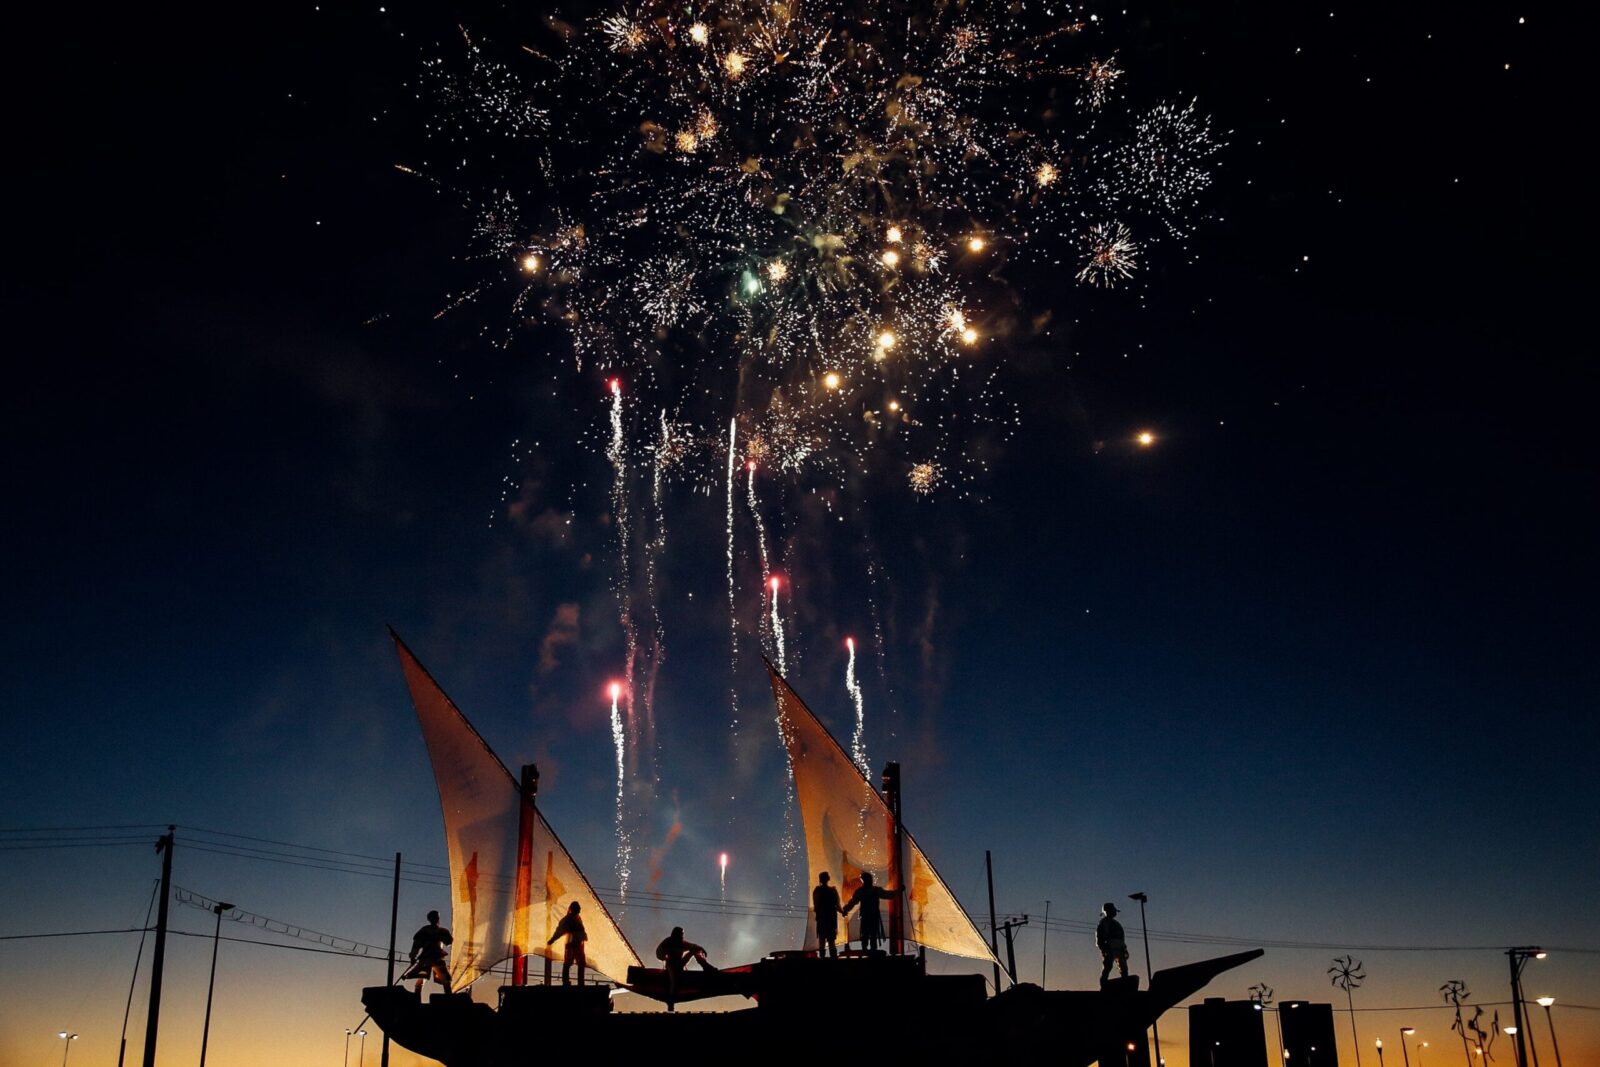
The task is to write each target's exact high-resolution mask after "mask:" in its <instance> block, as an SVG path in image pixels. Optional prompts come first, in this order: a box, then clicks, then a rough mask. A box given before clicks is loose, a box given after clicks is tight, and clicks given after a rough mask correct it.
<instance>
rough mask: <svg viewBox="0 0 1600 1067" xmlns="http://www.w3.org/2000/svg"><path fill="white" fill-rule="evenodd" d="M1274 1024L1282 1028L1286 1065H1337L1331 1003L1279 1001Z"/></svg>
mask: <svg viewBox="0 0 1600 1067" xmlns="http://www.w3.org/2000/svg"><path fill="white" fill-rule="evenodd" d="M1278 1025H1279V1026H1280V1027H1282V1028H1283V1051H1284V1053H1285V1056H1284V1063H1285V1064H1286V1065H1287V1067H1339V1049H1338V1046H1337V1045H1336V1044H1335V1043H1334V1040H1333V1005H1331V1004H1312V1003H1309V1002H1307V1001H1304V1000H1284V1001H1279V1002H1278Z"/></svg>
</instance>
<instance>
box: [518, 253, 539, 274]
mask: <svg viewBox="0 0 1600 1067" xmlns="http://www.w3.org/2000/svg"><path fill="white" fill-rule="evenodd" d="M539 265H540V264H539V257H538V256H536V255H533V254H532V253H529V254H528V255H526V256H523V257H522V269H523V270H524V271H526V272H528V273H529V274H536V273H538V270H539Z"/></svg>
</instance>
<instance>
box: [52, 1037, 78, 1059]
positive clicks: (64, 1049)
mask: <svg viewBox="0 0 1600 1067" xmlns="http://www.w3.org/2000/svg"><path fill="white" fill-rule="evenodd" d="M56 1036H57V1037H59V1038H60V1039H61V1042H62V1044H61V1067H67V1054H68V1053H70V1052H71V1051H72V1043H73V1042H74V1041H76V1040H78V1035H77V1034H72V1033H68V1032H67V1031H65V1030H62V1031H61V1032H60V1033H58V1034H56Z"/></svg>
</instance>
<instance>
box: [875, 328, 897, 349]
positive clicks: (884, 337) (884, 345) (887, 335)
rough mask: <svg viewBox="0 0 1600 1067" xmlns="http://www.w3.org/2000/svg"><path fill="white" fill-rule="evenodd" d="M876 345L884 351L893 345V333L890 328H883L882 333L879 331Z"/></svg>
mask: <svg viewBox="0 0 1600 1067" xmlns="http://www.w3.org/2000/svg"><path fill="white" fill-rule="evenodd" d="M878 347H879V348H881V349H883V350H885V351H887V350H888V349H891V348H893V347H894V333H893V332H892V331H890V330H884V331H883V332H882V333H880V334H879V335H878Z"/></svg>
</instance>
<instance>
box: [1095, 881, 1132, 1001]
mask: <svg viewBox="0 0 1600 1067" xmlns="http://www.w3.org/2000/svg"><path fill="white" fill-rule="evenodd" d="M1094 943H1095V947H1097V948H1098V949H1099V950H1100V959H1101V962H1102V965H1101V967H1100V984H1101V985H1105V984H1106V982H1107V981H1108V980H1109V979H1110V977H1111V965H1112V964H1113V963H1115V964H1116V965H1117V969H1118V970H1119V971H1120V972H1121V977H1123V978H1126V977H1128V940H1127V937H1126V936H1125V935H1124V934H1123V932H1122V924H1121V923H1119V922H1117V906H1116V905H1115V904H1113V903H1111V902H1110V901H1109V900H1108V901H1106V905H1105V907H1103V908H1101V909H1100V923H1099V925H1098V926H1096V927H1095V928H1094Z"/></svg>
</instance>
